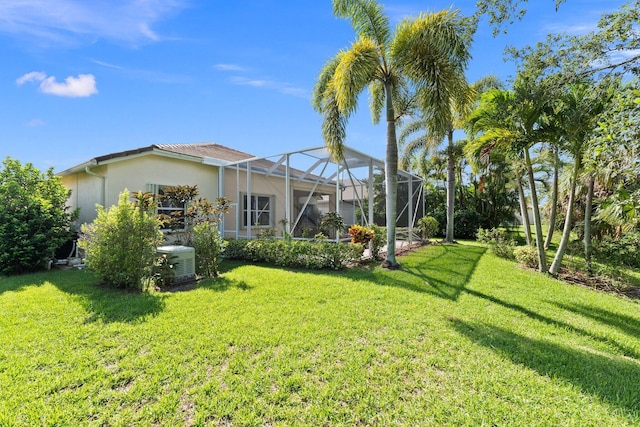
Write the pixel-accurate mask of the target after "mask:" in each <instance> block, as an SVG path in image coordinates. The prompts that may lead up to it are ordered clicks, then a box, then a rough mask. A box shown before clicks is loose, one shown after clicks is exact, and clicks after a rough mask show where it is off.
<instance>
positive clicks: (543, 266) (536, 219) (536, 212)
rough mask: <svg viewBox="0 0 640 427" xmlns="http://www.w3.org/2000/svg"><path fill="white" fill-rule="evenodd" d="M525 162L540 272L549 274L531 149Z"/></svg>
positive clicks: (525, 151) (526, 153)
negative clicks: (530, 154)
mask: <svg viewBox="0 0 640 427" xmlns="http://www.w3.org/2000/svg"><path fill="white" fill-rule="evenodd" d="M524 160H525V163H526V165H527V175H528V177H529V187H530V191H531V208H532V209H533V224H534V226H535V228H536V247H537V248H538V271H540V272H541V273H546V272H547V255H546V254H545V252H544V241H543V235H542V224H541V223H540V206H539V205H538V193H537V192H536V181H535V178H534V176H533V166H531V157H530V156H529V149H528V148H525V149H524Z"/></svg>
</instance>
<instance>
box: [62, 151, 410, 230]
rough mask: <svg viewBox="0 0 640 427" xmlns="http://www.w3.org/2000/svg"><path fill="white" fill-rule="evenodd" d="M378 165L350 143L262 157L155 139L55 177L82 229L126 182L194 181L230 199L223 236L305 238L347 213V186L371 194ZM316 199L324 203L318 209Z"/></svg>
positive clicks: (157, 187) (144, 187) (132, 187)
mask: <svg viewBox="0 0 640 427" xmlns="http://www.w3.org/2000/svg"><path fill="white" fill-rule="evenodd" d="M293 165H295V167H293ZM358 168H364V169H365V172H364V175H365V177H364V178H356V177H355V174H354V173H353V171H355V170H356V169H358ZM376 168H377V169H383V168H384V163H383V162H382V161H380V160H377V159H374V158H372V157H370V156H367V155H365V154H363V153H361V152H358V151H356V150H353V149H350V148H347V149H345V158H344V159H343V160H342V161H341V162H340V163H335V162H333V160H332V158H331V156H330V155H329V153H328V152H327V150H326V148H324V147H317V148H310V149H306V150H301V151H296V152H290V153H285V154H281V155H277V156H272V157H262V158H258V157H255V156H253V155H251V154H248V153H244V152H242V151H238V150H235V149H233V148H229V147H225V146H223V145H219V144H214V143H197V144H156V145H150V146H147V147H142V148H137V149H133V150H127V151H121V152H117V153H111V154H107V155H103V156H99V157H95V158H93V159H91V160H89V161H87V162H84V163H82V164H79V165H76V166H73V167H71V168H69V169H66V170H64V171H62V172H60V173H58V176H60V177H61V180H62V183H63V184H64V185H65V186H66V187H67V188H69V189H71V191H72V194H71V198H70V200H69V205H70V207H71V208H73V209H75V208H78V209H79V218H78V228H79V225H80V224H83V223H88V222H91V221H93V220H94V219H95V217H96V210H95V206H96V204H100V205H102V206H105V207H110V206H112V205H115V204H117V202H118V196H119V194H120V193H121V192H122V191H123V190H124V189H125V188H126V189H128V190H129V191H130V192H137V191H148V192H151V193H153V194H162V192H163V188H165V187H167V186H176V185H197V186H198V189H199V196H200V197H206V198H208V199H209V200H211V201H214V200H215V199H216V198H217V197H221V196H224V197H227V198H228V199H230V200H231V202H232V205H231V210H230V212H229V213H228V214H227V215H225V217H224V222H223V226H222V228H223V230H224V236H225V237H232V238H251V237H254V236H255V235H256V234H257V233H258V232H259V231H260V230H261V229H264V228H275V229H276V230H279V231H280V233H282V232H283V231H287V232H290V233H292V234H293V236H295V237H301V236H303V235H305V234H306V235H309V234H310V233H311V234H310V235H311V236H313V233H314V232H315V231H316V230H317V225H318V224H317V223H318V221H319V219H320V217H321V216H322V214H323V213H325V212H328V211H337V212H342V204H341V202H342V200H341V199H342V193H343V192H344V190H345V188H348V187H351V186H358V188H360V191H359V193H358V194H360V196H361V197H363V198H367V197H373V190H372V187H371V186H370V185H366V184H365V185H363V182H367V180H368V182H372V181H373V180H372V179H370V177H372V176H373V171H374V169H376ZM400 174H401V176H402V177H409V179H410V181H411V182H412V183H413V182H416V183H417V182H420V183H421V181H420V179H419V178H417V177H414V176H413V175H411V174H408V173H406V172H402V171H401V172H400ZM415 188H421V185H418V184H416V187H415ZM365 191H366V194H364V193H365ZM318 201H323V202H321V204H320V205H321V207H320V208H319V207H318V206H319V205H318ZM350 203H351V206H352V205H353V200H352V201H351V202H350ZM158 209H159V210H163V207H162V206H160V207H159V208H158ZM164 209H171V210H175V207H172V208H164ZM400 209H401V207H399V210H400ZM372 212H373V211H372V209H371V212H370V215H369V218H372V216H373V213H372ZM352 218H353V215H349V219H352ZM365 221H366V218H365ZM280 233H279V235H281V234H280Z"/></svg>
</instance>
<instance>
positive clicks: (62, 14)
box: [0, 0, 185, 45]
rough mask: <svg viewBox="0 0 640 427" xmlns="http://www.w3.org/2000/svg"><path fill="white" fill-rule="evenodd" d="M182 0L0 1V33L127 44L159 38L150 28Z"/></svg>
mask: <svg viewBox="0 0 640 427" xmlns="http://www.w3.org/2000/svg"><path fill="white" fill-rule="evenodd" d="M184 1H185V0H136V1H131V0H91V1H86V0H2V1H1V2H0V33H5V34H10V35H13V36H18V37H25V36H26V37H28V39H29V41H30V42H33V41H35V42H37V43H39V44H43V45H54V44H55V45H73V44H78V43H92V42H94V41H95V40H96V39H101V38H102V39H108V40H115V41H118V42H125V43H130V44H134V45H135V44H139V43H144V42H154V41H158V40H162V39H163V38H162V36H160V35H158V34H157V32H155V31H154V30H153V29H152V28H153V26H154V25H155V24H157V23H158V22H160V21H162V20H165V19H167V18H169V17H171V16H172V15H174V14H176V13H177V12H179V11H180V10H181V9H183V8H184V7H185V6H184V4H183V3H184Z"/></svg>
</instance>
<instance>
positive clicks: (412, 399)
mask: <svg viewBox="0 0 640 427" xmlns="http://www.w3.org/2000/svg"><path fill="white" fill-rule="evenodd" d="M401 262H402V269H401V270H397V271H386V270H383V269H382V268H380V267H377V266H373V265H369V266H365V267H359V268H355V269H349V270H346V271H341V272H331V271H329V272H308V271H303V270H286V269H279V268H274V267H268V266H265V265H250V264H240V263H233V262H231V261H225V262H224V263H223V264H222V265H221V273H222V274H221V276H220V277H218V278H215V279H208V280H205V281H203V282H201V283H200V284H199V285H198V286H197V287H196V288H195V289H192V290H190V291H186V292H173V293H169V292H164V293H131V292H126V291H122V290H116V289H109V288H104V287H99V286H96V285H95V283H96V282H97V279H96V278H95V277H94V276H92V275H91V273H90V272H88V271H77V270H76V271H51V272H43V273H38V274H31V275H23V276H17V277H0V313H2V315H1V316H0V425H2V426H5V425H6V426H22V425H29V426H31V425H114V426H115V425H143V426H144V425H265V424H268V425H356V424H364V425H498V426H507V425H527V426H536V425H544V426H547V425H563V426H571V425H575V426H601V425H616V426H625V425H629V426H631V425H638V424H640V390H638V384H640V310H639V308H640V304H639V303H638V302H637V301H633V300H629V299H624V298H620V297H616V296H612V295H608V294H605V293H600V292H595V291H592V290H588V289H584V288H581V287H577V286H573V285H569V284H566V283H563V282H561V281H557V280H554V279H552V278H549V277H545V276H543V275H540V274H538V273H536V272H533V271H530V270H523V269H521V268H519V267H518V266H517V264H516V263H515V262H513V261H508V260H504V259H501V258H498V257H497V256H496V255H495V254H493V253H492V252H490V251H487V249H486V248H485V247H483V246H481V245H476V244H472V243H464V244H458V245H429V246H426V247H423V248H421V249H419V250H417V251H415V252H413V253H410V254H408V255H406V256H403V257H402V258H401Z"/></svg>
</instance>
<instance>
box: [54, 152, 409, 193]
mask: <svg viewBox="0 0 640 427" xmlns="http://www.w3.org/2000/svg"><path fill="white" fill-rule="evenodd" d="M151 153H155V154H158V155H161V156H169V157H176V156H177V157H180V158H183V159H185V160H188V161H193V162H198V163H204V164H208V165H215V166H230V167H236V168H240V169H246V168H247V167H248V166H249V164H250V165H251V166H250V167H251V170H252V171H256V172H262V173H264V174H266V175H278V176H285V175H286V173H287V167H286V165H285V156H286V155H287V154H304V155H305V156H307V157H310V158H313V159H315V160H316V163H315V164H314V166H313V167H311V168H309V169H307V170H306V171H302V170H300V169H295V168H292V167H289V169H288V173H289V174H290V176H291V177H292V178H298V179H300V180H312V181H315V180H318V179H322V177H321V176H318V175H316V172H315V171H314V168H315V167H316V166H318V165H319V164H322V163H325V162H328V161H330V159H331V155H330V153H329V151H328V150H327V148H326V147H314V148H308V149H305V150H300V151H296V152H292V153H287V154H283V155H279V160H277V161H275V162H274V161H272V160H270V159H269V158H266V157H255V156H253V155H251V154H249V153H245V152H242V151H239V150H236V149H234V148H230V147H226V146H224V145H220V144H215V143H211V142H205V143H191V144H153V145H149V146H147V147H141V148H136V149H133V150H126V151H120V152H116V153H111V154H106V155H103V156H98V157H95V158H93V159H91V160H89V161H88V162H85V163H82V164H79V165H77V166H74V167H71V168H69V169H67V170H64V171H62V172H60V173H59V174H58V175H60V176H65V175H70V174H73V173H77V172H82V171H85V170H86V169H87V168H90V167H94V166H98V165H101V164H106V163H111V162H114V161H118V160H120V159H125V158H128V157H135V156H140V155H146V154H151ZM344 154H345V155H344V159H343V160H342V161H341V164H342V165H344V166H345V167H346V168H347V169H356V168H360V167H365V166H369V165H371V166H375V167H377V168H380V169H383V168H384V162H383V161H382V160H378V159H374V158H372V157H370V156H368V155H366V154H364V153H361V152H359V151H357V150H354V149H352V148H349V147H345V149H344ZM398 172H399V175H400V176H405V177H411V176H412V174H410V173H407V172H405V171H401V170H399V171H398ZM320 175H323V173H320ZM335 177H336V175H335V174H334V175H332V176H331V177H329V178H325V179H322V181H323V182H324V183H325V184H328V183H330V182H334V181H333V179H334V178H335Z"/></svg>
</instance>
